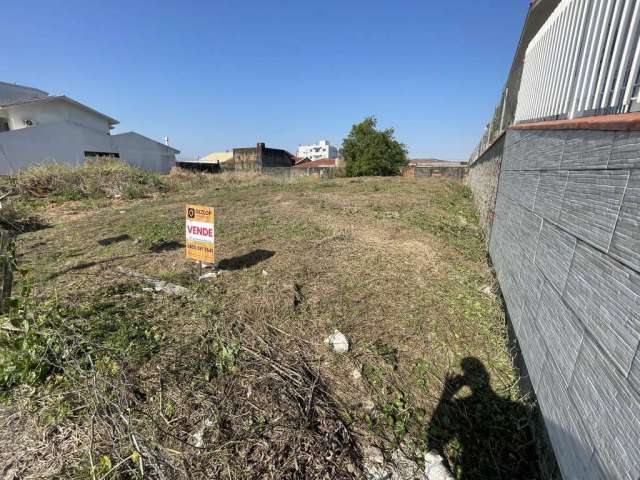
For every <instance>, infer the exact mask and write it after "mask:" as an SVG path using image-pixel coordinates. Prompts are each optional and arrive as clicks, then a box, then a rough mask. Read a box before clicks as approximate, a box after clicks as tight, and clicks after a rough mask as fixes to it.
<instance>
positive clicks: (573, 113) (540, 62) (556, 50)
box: [515, 0, 640, 123]
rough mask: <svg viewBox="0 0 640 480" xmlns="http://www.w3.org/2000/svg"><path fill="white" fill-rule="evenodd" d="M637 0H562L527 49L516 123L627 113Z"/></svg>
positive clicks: (633, 89) (637, 58) (636, 46)
mask: <svg viewBox="0 0 640 480" xmlns="http://www.w3.org/2000/svg"><path fill="white" fill-rule="evenodd" d="M639 27H640V0H563V1H562V2H560V4H559V5H558V7H557V8H556V10H555V11H554V12H553V13H552V14H551V16H550V17H549V19H548V20H547V21H546V22H545V24H544V25H543V26H542V28H541V29H540V31H539V32H538V33H537V34H536V36H535V37H534V38H533V40H532V41H531V43H530V44H529V46H528V48H527V53H526V56H525V61H524V71H523V75H522V82H521V85H520V90H519V93H518V105H517V109H516V116H515V121H516V123H518V122H524V121H532V120H547V119H562V118H574V117H577V116H585V115H599V114H610V113H626V112H629V111H631V110H632V109H634V105H636V104H637V95H638V86H639V83H638V72H639V70H640V43H639V42H638V37H639V34H640V28H639Z"/></svg>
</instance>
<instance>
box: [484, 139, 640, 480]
mask: <svg viewBox="0 0 640 480" xmlns="http://www.w3.org/2000/svg"><path fill="white" fill-rule="evenodd" d="M472 170H473V167H472ZM489 250H490V255H491V258H492V261H493V265H494V267H495V270H496V274H497V278H498V281H499V283H500V287H501V289H502V292H503V295H504V299H505V303H506V305H507V310H508V312H509V317H510V320H511V322H512V324H513V327H514V331H515V333H516V336H517V338H518V341H519V344H520V347H521V350H522V353H523V357H524V360H525V363H526V366H527V371H528V373H529V376H530V379H531V383H532V385H533V387H534V390H535V392H536V393H537V395H538V399H539V403H540V409H541V412H542V415H543V417H544V419H545V423H546V426H547V430H548V432H549V437H550V439H551V443H552V445H553V448H554V451H555V453H556V457H557V459H558V463H559V465H560V469H561V471H562V473H563V476H564V478H565V479H610V478H616V479H618V478H619V479H629V480H638V479H639V478H640V351H639V348H640V135H639V134H638V133H637V132H615V131H593V130H563V131H557V130H554V131H545V130H528V131H520V130H510V131H509V132H507V134H506V138H505V140H504V151H503V155H502V171H501V174H500V180H499V184H498V190H497V195H496V205H495V219H494V221H493V226H492V230H491V238H490V243H489Z"/></svg>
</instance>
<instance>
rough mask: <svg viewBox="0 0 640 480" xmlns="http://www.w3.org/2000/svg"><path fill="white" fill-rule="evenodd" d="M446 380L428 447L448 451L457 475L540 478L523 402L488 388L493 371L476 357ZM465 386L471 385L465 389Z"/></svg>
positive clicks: (529, 413) (528, 411) (468, 476)
mask: <svg viewBox="0 0 640 480" xmlns="http://www.w3.org/2000/svg"><path fill="white" fill-rule="evenodd" d="M459 372H460V373H459V374H455V375H452V374H449V375H447V376H446V377H445V379H444V388H443V390H442V395H441V397H440V400H439V402H438V405H437V406H436V408H435V410H434V412H433V415H432V417H431V421H430V423H429V426H428V427H427V439H428V443H429V449H430V450H431V449H433V450H436V451H438V452H441V453H447V456H448V459H449V462H450V464H451V466H452V467H454V468H453V470H454V471H456V472H457V477H458V478H460V479H462V480H467V479H475V478H505V479H506V478H514V479H515V478H539V476H538V472H537V456H536V449H535V445H534V441H533V438H532V435H531V430H530V429H529V427H528V426H529V425H530V422H531V420H532V417H531V415H532V411H531V409H530V408H529V407H528V406H527V405H526V403H524V402H521V401H519V400H514V399H512V397H511V395H509V394H508V393H507V394H506V395H505V393H504V391H503V390H502V389H500V392H501V393H500V394H499V393H496V391H494V390H493V388H492V387H491V375H490V373H489V371H488V370H487V368H486V367H485V365H484V364H483V363H482V362H481V361H480V360H478V359H477V358H474V357H466V358H464V359H463V360H462V361H461V362H460V371H459ZM465 387H466V388H468V389H469V390H470V394H469V392H465Z"/></svg>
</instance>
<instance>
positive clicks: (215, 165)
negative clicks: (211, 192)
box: [176, 143, 296, 173]
mask: <svg viewBox="0 0 640 480" xmlns="http://www.w3.org/2000/svg"><path fill="white" fill-rule="evenodd" d="M295 161H296V157H295V156H294V155H292V154H291V153H289V152H287V151H286V150H281V149H279V148H267V146H266V145H265V144H264V143H258V144H257V145H256V146H255V147H247V148H234V149H233V150H232V151H226V152H213V153H210V154H209V155H206V156H204V157H202V158H199V159H196V160H187V159H180V160H178V161H177V163H176V164H177V165H178V166H179V167H182V168H187V169H190V170H199V171H206V172H212V173H217V172H220V171H229V170H248V171H257V172H260V171H262V170H263V168H289V167H292V166H293V165H294V164H295Z"/></svg>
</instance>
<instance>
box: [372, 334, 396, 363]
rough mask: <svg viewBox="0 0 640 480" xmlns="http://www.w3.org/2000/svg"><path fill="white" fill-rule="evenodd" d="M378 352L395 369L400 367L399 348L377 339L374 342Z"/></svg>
mask: <svg viewBox="0 0 640 480" xmlns="http://www.w3.org/2000/svg"><path fill="white" fill-rule="evenodd" d="M374 347H375V350H376V353H377V354H378V355H380V356H381V357H382V358H383V359H384V361H385V362H386V363H387V364H388V365H391V367H393V369H394V370H397V369H398V349H397V348H395V347H392V346H391V345H389V344H388V343H385V342H383V341H382V340H380V339H377V340H376V341H375V344H374Z"/></svg>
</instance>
